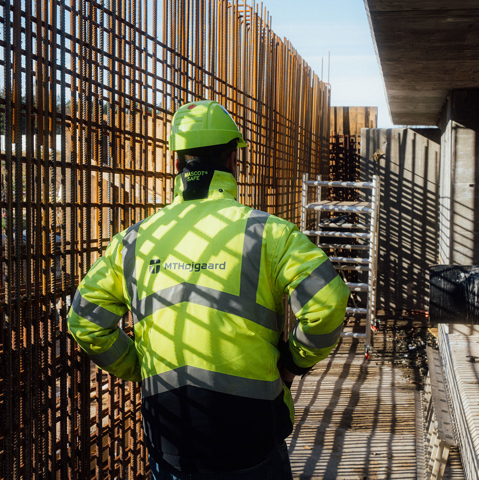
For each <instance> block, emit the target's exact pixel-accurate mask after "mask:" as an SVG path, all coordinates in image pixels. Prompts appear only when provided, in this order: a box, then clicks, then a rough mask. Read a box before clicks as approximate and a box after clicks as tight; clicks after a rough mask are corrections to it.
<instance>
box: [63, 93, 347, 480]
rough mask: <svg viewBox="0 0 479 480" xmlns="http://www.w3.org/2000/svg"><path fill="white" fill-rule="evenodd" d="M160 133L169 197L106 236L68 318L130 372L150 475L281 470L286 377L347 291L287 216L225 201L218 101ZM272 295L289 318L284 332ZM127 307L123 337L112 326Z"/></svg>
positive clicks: (227, 185) (279, 473)
mask: <svg viewBox="0 0 479 480" xmlns="http://www.w3.org/2000/svg"><path fill="white" fill-rule="evenodd" d="M171 132H172V133H171V135H170V137H169V149H170V151H173V152H177V159H176V168H177V170H178V172H179V175H177V177H176V180H175V189H174V195H175V198H174V201H173V203H172V204H171V205H169V206H167V207H165V208H163V209H162V210H160V211H158V212H157V213H155V214H154V215H152V216H151V217H148V218H146V219H145V220H142V221H141V222H139V223H137V224H136V225H133V226H132V227H130V228H128V229H127V230H125V231H123V232H121V233H119V234H118V235H116V236H115V237H114V238H113V240H112V242H111V243H110V245H109V246H108V248H107V249H106V252H105V254H104V256H103V257H101V258H100V259H99V260H98V261H97V262H96V263H95V264H94V265H93V267H92V268H91V270H90V271H89V273H88V274H87V275H86V277H85V278H84V279H83V281H82V282H81V284H80V286H79V287H78V290H77V293H76V295H75V298H74V301H73V304H72V308H71V310H70V315H69V327H70V331H71V333H72V335H73V336H74V337H75V339H76V340H77V341H78V343H79V344H80V346H81V347H82V348H83V349H84V350H85V351H86V352H87V353H88V354H89V356H90V358H91V360H92V361H93V362H95V363H96V364H97V365H98V366H99V367H101V368H103V369H105V370H106V371H108V372H111V373H113V374H114V375H116V376H117V377H119V378H122V379H125V380H131V381H134V382H141V389H142V414H143V420H144V430H145V438H146V443H147V446H148V451H149V455H150V467H151V470H152V475H153V478H154V479H195V480H196V479H198V480H199V479H211V480H217V479H230V478H231V479H235V480H243V479H244V480H246V479H248V480H254V479H258V480H265V479H272V480H282V479H291V478H292V473H291V466H290V462H289V457H288V453H287V449H286V444H285V442H284V440H285V438H286V437H287V436H288V435H289V434H290V433H291V431H292V425H293V419H294V411H293V401H292V397H291V393H290V389H289V387H290V386H291V382H292V380H293V378H294V376H295V375H303V374H305V373H306V372H308V371H309V370H310V369H311V368H312V367H313V366H314V365H315V364H316V363H317V362H318V361H320V360H322V359H324V358H325V357H326V356H327V355H328V354H329V352H330V351H331V350H332V348H333V347H334V345H335V344H336V343H337V341H338V339H339V335H340V332H341V328H342V324H343V319H344V314H345V308H346V303H347V299H348V296H349V290H348V288H347V287H346V285H345V284H344V282H343V281H342V280H341V278H340V277H339V276H338V275H337V274H336V271H335V269H334V267H333V266H332V264H331V262H330V261H329V260H328V258H327V257H326V255H325V254H324V252H323V251H322V250H320V249H318V248H317V247H316V246H315V245H313V244H312V243H311V242H310V241H309V239H308V238H307V237H306V236H305V235H303V234H302V233H300V232H299V230H298V228H297V227H296V226H295V225H293V224H292V223H290V222H288V221H286V220H282V219H280V218H278V217H275V216H273V215H269V214H267V213H265V212H261V211H258V210H254V209H252V208H249V207H245V206H244V205H241V204H240V203H238V202H237V201H236V198H237V184H236V179H235V177H236V149H237V148H238V147H239V148H242V147H245V146H246V143H245V142H244V140H243V137H242V135H241V133H240V132H239V130H238V128H237V126H236V124H235V122H234V121H233V119H232V117H231V116H230V115H229V113H228V112H227V111H226V110H225V109H224V108H223V107H222V106H221V105H220V104H218V103H216V102H213V101H198V102H194V103H190V104H187V105H184V106H182V107H181V108H179V109H178V111H177V112H176V114H175V116H174V118H173V121H172V130H171ZM284 295H286V296H287V297H288V300H289V304H290V305H291V307H292V309H293V311H294V313H295V315H296V317H297V318H298V320H299V321H298V322H297V324H296V326H295V328H294V330H293V331H292V333H291V334H290V336H289V340H288V342H283V341H282V340H281V336H282V330H283V314H284V310H283V296H284ZM128 310H130V311H131V314H132V317H133V320H134V325H135V326H134V333H135V341H133V340H132V339H131V338H129V337H128V336H127V335H126V334H125V333H124V332H123V331H122V330H121V329H119V328H118V322H119V321H120V319H121V318H122V316H123V315H124V314H125V313H126V312H127V311H128Z"/></svg>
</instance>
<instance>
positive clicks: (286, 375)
mask: <svg viewBox="0 0 479 480" xmlns="http://www.w3.org/2000/svg"><path fill="white" fill-rule="evenodd" d="M278 370H279V375H280V377H281V380H283V382H284V384H285V385H286V386H287V387H288V388H289V389H290V390H291V385H292V383H293V380H294V377H295V376H296V375H295V374H294V373H291V372H290V371H289V370H288V369H287V368H285V367H284V365H283V363H282V362H281V360H280V361H279V362H278Z"/></svg>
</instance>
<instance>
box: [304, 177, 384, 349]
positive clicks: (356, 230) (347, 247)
mask: <svg viewBox="0 0 479 480" xmlns="http://www.w3.org/2000/svg"><path fill="white" fill-rule="evenodd" d="M312 187H313V188H314V187H315V189H316V199H315V201H313V202H310V201H309V198H310V192H309V189H310V188H312ZM324 188H343V189H355V190H356V189H361V190H370V191H371V196H370V197H371V198H370V201H361V202H359V201H331V200H325V198H326V197H325V196H324V195H323V189H324ZM379 192H380V183H379V177H378V176H377V175H374V176H373V179H372V182H328V181H322V179H321V176H318V178H317V180H309V174H308V173H304V174H303V191H302V210H301V231H302V232H303V233H304V234H305V235H308V236H310V237H316V244H317V245H318V247H320V248H322V249H324V250H326V253H328V255H329V259H330V260H331V262H333V265H334V267H335V268H336V270H337V271H338V272H339V273H340V274H341V275H342V276H343V278H344V279H345V283H346V285H347V286H348V287H349V289H350V291H352V292H365V293H367V299H366V308H362V307H357V306H356V304H354V306H353V307H351V306H349V307H348V308H347V309H346V316H347V317H348V316H364V317H365V318H366V327H365V332H364V333H360V332H343V333H342V334H341V336H342V337H352V338H363V339H364V340H365V344H364V352H365V355H366V357H368V358H369V355H370V354H371V353H372V330H376V329H377V325H376V319H375V316H376V299H377V292H376V285H377V263H378V230H379V205H380V197H379V195H380V193H379ZM308 211H309V212H316V215H315V216H314V218H313V219H309V218H308ZM322 213H328V214H330V213H339V214H341V215H339V216H330V217H329V218H323V219H321V214H322ZM359 215H361V216H366V218H367V217H369V222H364V221H362V220H361V221H360V220H359ZM366 230H369V232H367V231H366ZM361 231H362V232H361ZM325 237H326V238H334V239H337V240H336V241H337V242H338V243H329V242H326V243H323V242H322V240H321V239H322V238H323V239H324V238H325ZM348 241H349V242H351V243H347V242H348ZM353 251H358V252H368V256H367V257H359V256H358V257H352V256H350V254H351V253H352V252H353ZM338 252H339V253H340V254H341V255H339V254H338ZM331 253H332V254H331ZM346 271H349V272H359V273H360V272H368V281H367V282H364V283H361V282H359V283H358V282H351V281H348V279H347V278H346V276H345V274H344V272H346ZM353 301H354V299H353ZM354 303H355V302H354Z"/></svg>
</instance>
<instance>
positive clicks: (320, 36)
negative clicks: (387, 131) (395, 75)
mask: <svg viewBox="0 0 479 480" xmlns="http://www.w3.org/2000/svg"><path fill="white" fill-rule="evenodd" d="M263 5H264V6H265V7H266V9H267V10H268V11H269V13H270V15H271V16H272V27H273V30H274V32H275V33H276V34H277V35H278V36H280V37H286V38H287V39H288V40H290V41H291V43H292V44H293V46H294V48H295V49H296V50H297V51H298V53H299V54H300V55H301V56H302V57H303V58H304V59H305V60H306V61H307V62H308V64H309V65H310V66H311V67H312V68H313V70H314V71H315V72H316V74H318V76H321V59H322V58H323V59H324V67H323V79H325V81H327V75H328V68H327V62H328V51H329V52H330V58H331V61H330V76H329V80H330V83H331V105H338V106H374V107H378V126H379V127H384V128H388V127H391V126H392V122H391V119H390V117H389V111H388V107H387V103H386V97H385V91H384V86H383V81H382V78H381V72H380V69H379V65H378V61H377V59H376V53H375V50H374V45H373V41H372V38H371V33H370V30H369V23H368V18H367V15H366V10H365V7H364V3H363V1H362V0H266V1H264V2H263Z"/></svg>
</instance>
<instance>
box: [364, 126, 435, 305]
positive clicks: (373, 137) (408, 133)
mask: <svg viewBox="0 0 479 480" xmlns="http://www.w3.org/2000/svg"><path fill="white" fill-rule="evenodd" d="M439 144H440V131H439V130H438V129H417V130H413V129H409V128H393V129H363V130H362V131H361V179H362V180H370V179H371V177H372V175H374V174H379V175H380V178H381V213H380V241H379V262H378V305H377V308H378V310H386V311H394V312H400V311H403V310H409V311H410V310H423V311H425V310H428V305H429V276H428V268H429V266H430V265H432V264H435V263H437V259H438V225H439V219H438V216H439V165H440V145H439Z"/></svg>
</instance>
